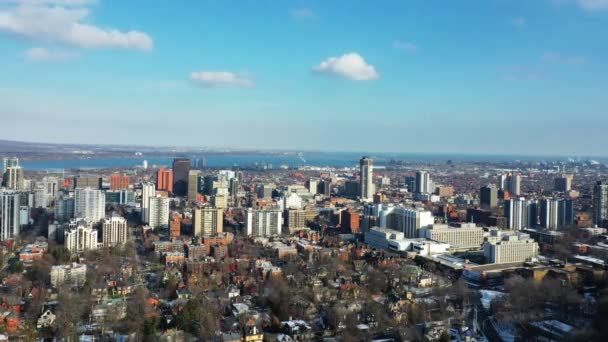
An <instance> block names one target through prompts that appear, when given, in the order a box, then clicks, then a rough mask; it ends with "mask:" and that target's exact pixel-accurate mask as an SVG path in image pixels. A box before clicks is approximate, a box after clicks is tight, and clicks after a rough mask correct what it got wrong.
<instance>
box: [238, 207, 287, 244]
mask: <svg viewBox="0 0 608 342" xmlns="http://www.w3.org/2000/svg"><path fill="white" fill-rule="evenodd" d="M246 219H247V226H246V227H247V228H246V229H247V230H246V231H247V236H255V237H268V236H275V235H279V234H280V233H281V227H282V225H283V213H282V212H281V210H279V209H265V210H258V209H252V208H249V209H247V216H246Z"/></svg>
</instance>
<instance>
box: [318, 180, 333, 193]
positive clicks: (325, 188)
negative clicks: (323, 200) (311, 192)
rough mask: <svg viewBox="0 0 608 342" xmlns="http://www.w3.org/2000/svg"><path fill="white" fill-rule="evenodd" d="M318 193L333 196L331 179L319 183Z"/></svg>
mask: <svg viewBox="0 0 608 342" xmlns="http://www.w3.org/2000/svg"><path fill="white" fill-rule="evenodd" d="M317 193H318V194H320V195H323V196H330V195H331V181H330V180H329V179H324V180H321V181H319V182H318V183H317Z"/></svg>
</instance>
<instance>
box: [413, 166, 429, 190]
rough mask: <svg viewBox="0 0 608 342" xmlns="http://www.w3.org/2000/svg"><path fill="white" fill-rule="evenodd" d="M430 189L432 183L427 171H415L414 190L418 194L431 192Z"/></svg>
mask: <svg viewBox="0 0 608 342" xmlns="http://www.w3.org/2000/svg"><path fill="white" fill-rule="evenodd" d="M432 189H433V184H432V182H431V176H430V175H429V173H428V172H426V171H417V172H416V187H415V192H416V193H418V194H430V193H432V192H433V190H432Z"/></svg>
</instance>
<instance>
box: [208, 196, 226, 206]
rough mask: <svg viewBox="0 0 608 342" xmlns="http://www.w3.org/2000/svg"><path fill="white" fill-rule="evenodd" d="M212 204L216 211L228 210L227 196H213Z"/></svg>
mask: <svg viewBox="0 0 608 342" xmlns="http://www.w3.org/2000/svg"><path fill="white" fill-rule="evenodd" d="M211 199H212V201H211V202H212V203H213V205H214V206H215V207H216V208H218V209H226V208H228V195H220V194H217V195H213V197H212V198H211Z"/></svg>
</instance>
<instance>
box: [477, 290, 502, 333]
mask: <svg viewBox="0 0 608 342" xmlns="http://www.w3.org/2000/svg"><path fill="white" fill-rule="evenodd" d="M469 300H470V303H471V304H472V305H473V307H475V308H477V324H478V326H479V328H480V329H481V331H482V332H483V334H484V336H485V337H486V338H487V339H488V340H489V341H503V339H502V338H501V337H500V335H499V334H498V333H497V332H496V330H495V329H494V325H493V324H492V323H491V322H490V319H491V316H490V315H488V314H487V312H486V310H485V309H484V308H483V305H481V294H479V291H477V290H474V289H470V290H469ZM474 312H475V310H473V309H471V312H470V316H471V319H475V318H474V315H475V313H474Z"/></svg>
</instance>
